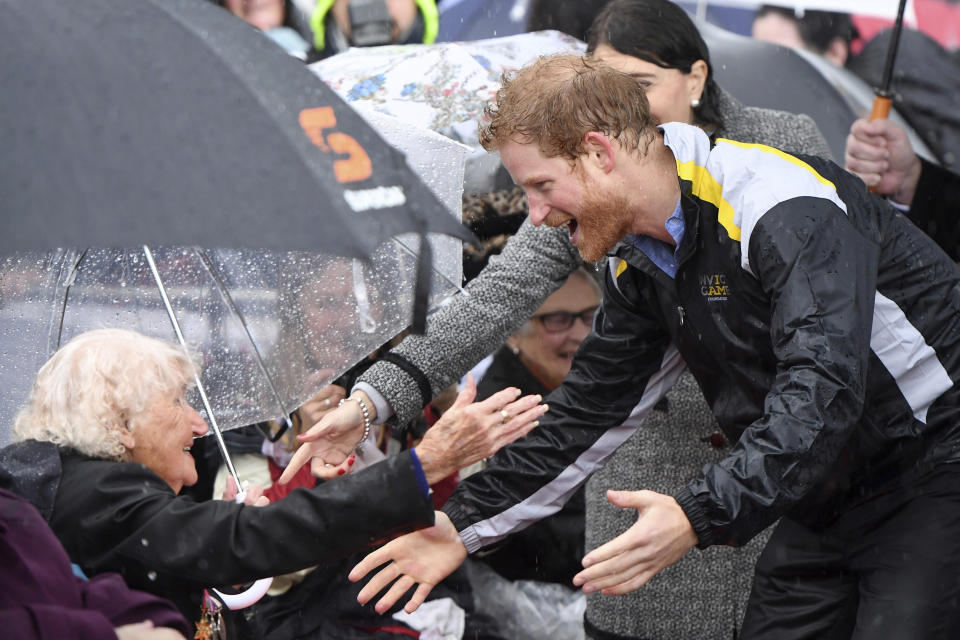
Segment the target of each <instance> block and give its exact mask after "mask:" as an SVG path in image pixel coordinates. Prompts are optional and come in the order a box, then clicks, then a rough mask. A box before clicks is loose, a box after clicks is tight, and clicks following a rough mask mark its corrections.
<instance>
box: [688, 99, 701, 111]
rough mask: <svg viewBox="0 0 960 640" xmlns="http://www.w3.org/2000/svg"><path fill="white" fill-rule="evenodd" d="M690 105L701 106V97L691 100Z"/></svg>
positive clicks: (693, 106)
mask: <svg viewBox="0 0 960 640" xmlns="http://www.w3.org/2000/svg"><path fill="white" fill-rule="evenodd" d="M690 106H691V107H692V108H694V109H696V108H697V107H699V106H700V98H694V99H693V100H691V101H690Z"/></svg>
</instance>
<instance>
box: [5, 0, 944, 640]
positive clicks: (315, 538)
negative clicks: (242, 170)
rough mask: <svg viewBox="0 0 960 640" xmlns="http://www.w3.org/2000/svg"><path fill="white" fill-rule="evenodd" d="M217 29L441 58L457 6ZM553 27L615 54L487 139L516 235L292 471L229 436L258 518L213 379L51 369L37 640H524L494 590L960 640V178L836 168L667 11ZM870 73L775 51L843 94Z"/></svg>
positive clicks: (623, 615) (45, 375)
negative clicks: (838, 76) (738, 89)
mask: <svg viewBox="0 0 960 640" xmlns="http://www.w3.org/2000/svg"><path fill="white" fill-rule="evenodd" d="M217 4H222V6H223V8H224V9H225V10H229V11H231V12H233V13H235V14H237V16H239V17H240V18H243V19H245V20H247V21H248V22H249V23H250V24H251V25H252V26H254V27H256V28H257V29H260V30H261V31H263V32H264V33H265V34H267V35H268V36H270V37H272V38H273V39H274V40H275V41H277V43H278V44H280V46H283V47H284V48H286V49H287V50H288V52H290V53H291V54H292V55H294V56H295V57H298V58H300V59H302V60H305V61H310V60H316V59H318V58H320V57H326V56H329V55H333V54H335V53H336V52H337V51H341V50H344V49H346V48H347V47H349V46H374V45H381V44H390V43H410V42H416V43H429V42H432V41H434V40H435V38H436V33H437V3H435V2H433V0H378V1H373V0H320V1H319V2H316V3H314V2H312V0H311V1H310V2H300V1H298V0H249V1H247V0H242V1H241V0H223V1H222V2H218V3H217ZM533 4H534V6H533V9H532V11H531V22H530V25H529V26H530V28H532V29H533V28H538V27H542V26H550V27H552V28H558V29H563V30H566V31H568V32H569V33H571V34H573V35H575V36H577V37H583V38H585V40H586V54H585V55H584V56H574V55H562V56H552V57H546V58H541V59H539V60H537V61H535V62H533V63H531V64H530V65H529V66H527V67H525V68H523V69H520V70H518V71H516V72H514V73H512V74H508V75H506V76H505V77H504V81H503V85H502V86H501V88H500V90H499V92H498V96H497V98H496V100H495V101H494V102H492V103H491V104H489V105H488V107H487V109H486V113H485V119H484V121H483V122H482V123H481V124H480V140H481V143H482V144H483V146H484V148H485V149H486V150H488V151H490V152H496V153H498V154H499V158H500V161H501V163H502V167H503V169H504V170H505V171H506V172H507V173H508V174H509V176H510V178H511V181H512V183H513V186H511V187H509V188H507V189H504V190H502V191H498V192H495V193H482V194H466V195H465V197H464V216H465V218H468V217H470V216H471V215H472V213H471V212H476V211H479V210H483V211H485V212H490V211H492V216H493V217H494V218H497V219H498V221H499V223H502V222H503V221H505V220H510V221H512V222H511V223H510V225H509V226H510V231H511V233H508V234H506V236H504V242H503V243H501V244H500V245H499V246H496V247H494V248H493V249H492V250H490V251H489V252H488V253H485V254H484V255H482V256H480V264H479V265H474V266H475V267H476V269H475V271H476V274H475V275H474V277H472V278H471V279H470V281H469V282H468V283H467V284H466V285H465V291H466V293H467V294H468V295H464V296H460V297H458V298H456V299H455V300H454V301H452V302H451V303H450V304H447V305H445V306H443V307H441V308H439V309H438V310H436V311H435V312H434V313H433V314H432V315H431V316H430V318H429V321H428V326H427V331H426V333H425V334H424V335H410V336H406V337H403V338H402V340H401V339H399V337H398V340H397V341H395V342H394V343H393V345H392V347H391V346H389V345H388V346H385V348H384V349H383V350H382V351H380V352H378V354H375V356H374V357H373V358H371V359H370V360H369V361H367V362H365V363H363V364H362V366H358V367H356V368H355V369H354V370H352V371H351V372H350V373H349V374H347V375H345V376H343V377H341V378H339V379H338V380H336V381H335V382H334V383H333V384H331V385H329V386H327V387H326V388H324V389H323V390H322V391H320V393H319V394H317V395H316V396H315V397H314V398H312V399H311V400H310V401H308V402H307V403H306V404H304V405H303V406H302V407H300V408H299V409H297V411H296V412H295V413H294V414H293V415H291V416H290V418H291V424H292V425H293V429H292V430H291V431H289V432H288V433H286V434H285V435H284V436H283V437H278V438H271V437H265V436H264V434H265V433H269V432H270V425H260V426H259V427H258V428H254V427H251V428H247V429H241V430H238V431H237V432H230V433H228V434H227V438H226V440H227V446H228V447H229V448H230V449H231V450H232V451H233V452H234V454H235V456H236V461H237V464H238V466H239V465H242V469H243V475H244V476H245V477H252V478H254V479H255V482H254V484H252V485H251V486H249V487H246V488H244V490H243V492H242V493H240V489H241V488H240V487H237V486H236V484H235V483H234V482H233V480H232V479H229V476H230V474H229V473H228V472H227V470H226V468H225V467H223V466H222V465H220V463H219V461H218V460H216V456H214V457H213V458H211V457H209V456H207V455H206V453H205V452H204V450H205V446H204V445H205V443H208V442H209V440H210V439H204V438H203V436H204V435H205V434H207V424H206V422H205V421H204V419H203V418H202V417H201V415H200V414H199V413H198V412H197V410H196V409H195V408H193V407H192V406H191V405H190V404H189V403H188V402H187V394H188V391H189V390H190V388H191V386H192V384H193V380H194V378H195V374H196V373H197V372H198V367H199V366H200V365H199V364H198V363H197V362H195V361H194V359H193V357H192V356H191V355H190V354H189V353H187V352H186V351H185V350H183V349H182V348H180V347H179V346H176V345H173V344H169V343H166V342H164V341H161V340H157V339H155V338H151V337H147V336H144V335H142V334H139V333H137V332H134V331H129V330H121V329H98V330H93V331H88V332H86V333H83V334H81V335H79V336H77V337H76V338H74V339H73V340H71V341H70V342H68V343H67V344H66V345H64V346H63V347H61V348H60V349H59V350H58V351H57V352H56V354H54V355H53V357H52V358H51V359H50V360H49V361H48V362H47V363H46V364H45V365H44V366H43V367H42V368H41V369H40V371H39V373H38V374H37V376H36V379H35V381H34V384H33V388H32V390H31V392H30V396H29V398H28V399H27V401H26V404H25V405H24V407H23V408H22V410H21V411H20V413H19V414H18V416H17V419H16V423H15V425H14V429H13V434H14V442H13V443H12V444H10V445H8V446H7V447H5V448H3V449H2V450H0V533H2V542H0V552H2V554H3V556H4V565H3V567H4V568H3V569H2V575H3V584H4V588H3V589H0V592H2V594H3V595H2V596H0V602H2V605H0V621H2V622H4V623H6V627H5V628H6V629H8V630H10V633H13V634H14V635H13V637H17V638H26V639H31V638H48V637H77V638H91V639H97V640H99V639H101V638H114V637H117V638H120V639H121V640H138V639H146V640H153V639H156V640H163V639H166V638H170V639H174V638H190V637H193V638H220V637H229V638H234V639H237V638H271V639H275V640H283V639H286V638H291V639H292V638H305V639H307V638H310V639H315V640H321V639H323V638H341V639H342V638H347V639H352V638H390V637H410V636H413V637H417V633H418V629H421V628H424V627H423V626H422V625H425V624H430V625H433V626H432V627H431V629H432V630H433V631H432V632H433V633H435V634H439V635H441V636H442V637H445V638H471V639H475V640H480V639H489V640H497V639H502V640H507V638H506V636H504V631H503V629H504V626H503V625H502V624H498V621H497V620H496V619H491V618H490V616H489V615H487V613H488V612H485V611H484V610H483V608H482V606H480V605H478V604H477V602H478V601H475V600H474V599H473V598H472V597H471V589H472V588H473V587H472V585H471V572H470V571H469V570H468V569H469V567H470V566H474V565H476V564H481V563H482V564H484V565H486V567H487V568H489V569H492V570H493V571H495V572H496V573H497V574H498V575H499V576H500V577H501V578H502V579H504V580H510V581H534V582H535V583H554V584H561V585H564V586H565V588H566V589H567V590H568V591H569V592H570V593H571V594H574V593H575V592H577V591H579V592H582V593H583V594H585V602H584V611H583V616H582V627H583V636H582V637H585V638H590V639H591V640H610V639H613V640H622V639H634V640H638V639H641V638H698V639H704V638H730V637H739V638H749V639H759V638H771V639H773V638H776V639H778V640H779V639H781V638H798V639H799V638H875V637H884V638H904V639H907V638H952V637H955V636H956V635H957V634H958V633H960V583H958V581H957V580H956V575H957V574H958V570H960V542H958V540H960V536H958V534H960V491H958V489H957V487H958V478H957V477H955V476H956V475H957V474H958V473H960V466H958V463H960V422H958V419H960V390H958V388H957V386H956V384H955V381H956V380H958V379H960V313H958V312H960V270H958V267H957V261H958V260H960V224H958V222H957V220H956V215H957V214H956V208H957V203H958V202H960V177H958V175H957V174H955V173H953V172H952V171H951V169H950V167H951V166H952V164H951V163H952V160H951V158H950V157H945V156H944V155H943V152H942V149H941V148H940V147H938V148H937V150H938V152H940V155H938V160H940V162H934V161H931V160H929V159H927V158H924V157H921V156H919V155H917V154H916V153H915V152H914V150H913V149H912V148H911V146H910V142H909V138H908V136H907V133H906V131H905V130H904V129H903V128H901V127H899V126H898V125H896V124H894V123H893V122H891V121H889V120H885V119H879V120H869V119H867V118H862V119H858V120H857V121H856V122H854V124H853V125H852V127H851V129H850V133H849V136H848V138H847V141H846V152H845V155H844V157H843V158H834V157H832V155H831V151H830V146H829V145H828V143H827V141H826V140H825V139H824V138H823V136H822V135H821V133H820V131H819V129H818V128H817V124H816V122H815V121H814V120H813V119H812V118H811V117H810V116H808V115H805V114H802V113H792V112H787V111H777V110H772V109H766V108H758V107H754V106H749V105H744V104H742V103H741V102H740V101H738V100H737V98H736V97H735V96H734V95H732V94H731V93H729V92H727V91H725V90H724V89H723V88H722V87H721V86H719V84H718V83H717V81H716V80H715V79H714V73H713V71H714V70H713V67H712V66H711V58H710V51H709V50H708V47H707V45H706V43H705V42H704V39H703V38H702V37H701V35H700V33H699V31H698V29H697V26H696V23H695V22H694V21H693V20H692V19H691V18H690V16H689V15H688V14H687V13H686V12H685V11H684V10H683V9H682V8H680V7H679V6H678V5H677V4H674V3H673V2H670V1H669V0H606V1H602V2H589V3H579V4H577V6H576V10H572V9H571V6H568V5H567V4H566V3H553V4H554V5H556V8H555V10H554V11H551V10H550V6H551V5H550V3H547V2H534V3H533ZM855 35H856V33H855V29H853V27H852V23H851V22H850V21H849V18H848V17H846V16H843V15H838V14H825V13H822V12H813V11H811V12H807V13H806V14H805V15H798V14H796V13H795V12H792V11H783V10H781V9H778V8H774V7H764V8H762V9H760V10H759V11H758V12H757V16H756V19H755V22H754V36H755V37H756V38H758V39H768V40H772V41H775V42H778V43H780V44H784V45H786V46H795V47H802V48H808V49H811V50H814V51H816V52H817V53H819V54H821V55H824V56H825V57H827V58H828V59H830V60H831V61H833V62H834V63H835V64H838V65H841V66H844V65H846V66H849V65H850V58H851V53H850V42H851V40H852V39H853V38H854V37H855ZM495 226H496V227H497V229H498V230H499V231H498V232H502V230H503V228H504V225H503V224H496V225H495ZM487 248H488V249H490V247H487ZM471 259H473V260H476V259H477V256H476V254H475V253H474V254H471ZM480 267H482V268H480ZM471 275H473V274H471ZM301 284H302V283H301ZM317 285H318V287H316V288H313V287H309V286H303V287H298V291H300V290H301V289H302V291H303V292H305V293H303V297H304V299H303V300H299V301H298V303H297V305H296V307H297V308H296V310H295V311H294V312H292V313H291V314H288V315H291V317H294V318H295V320H296V321H295V322H293V321H292V322H291V323H289V326H285V327H282V330H283V331H287V332H294V331H298V330H300V329H299V327H301V325H302V324H303V323H304V322H307V321H308V319H307V317H308V316H309V317H315V316H316V315H317V314H315V313H312V312H311V311H310V305H311V304H314V302H316V300H319V299H321V298H323V297H324V295H325V294H324V293H323V291H322V282H319V281H318V283H317ZM339 297H340V296H331V298H339ZM327 311H328V312H330V311H331V310H330V309H327ZM332 312H333V313H336V311H335V310H334V311H332ZM280 339H281V341H282V340H283V337H282V336H281V338H280ZM484 358H487V365H488V366H485V368H483V369H482V370H476V371H480V372H481V373H482V375H480V378H479V380H478V381H474V378H473V376H472V375H468V372H469V371H470V370H471V368H472V367H474V366H475V365H476V364H477V363H478V362H479V361H481V360H483V359H484ZM285 375H292V376H298V375H302V376H306V375H308V373H307V372H297V371H289V372H286V373H285ZM206 449H209V447H206ZM211 460H213V463H212V464H208V462H209V461H211ZM238 495H239V499H238ZM464 564H466V565H467V566H466V567H462V565H464ZM264 578H273V584H272V587H271V589H270V591H269V592H268V595H267V596H266V597H264V598H263V599H262V600H261V601H259V602H257V603H256V604H254V605H253V606H250V607H248V608H245V609H238V610H233V611H231V610H230V609H229V608H228V607H224V606H223V600H224V598H223V595H222V594H223V593H227V592H231V591H232V590H235V589H242V588H245V587H246V586H249V585H250V584H251V583H253V582H254V581H257V580H261V579H264ZM425 603H429V604H431V605H435V606H436V608H433V609H431V612H432V613H430V614H429V615H425V616H424V618H420V619H418V618H417V617H416V615H417V612H418V610H419V612H420V613H421V614H422V613H424V611H425V610H426V609H427V608H428V607H427V606H425ZM441 610H442V612H443V613H442V614H438V613H437V612H438V611H441ZM391 616H392V617H391ZM440 618H442V620H441V621H438V619H440ZM425 619H429V622H425V621H424V620H425ZM441 628H443V629H444V631H442V632H441V631H438V629H441ZM443 634H447V635H443ZM424 637H427V636H426V635H424ZM431 637H437V636H436V635H434V636H431ZM529 637H531V638H533V637H536V636H535V635H534V633H533V630H531V631H530V634H529Z"/></svg>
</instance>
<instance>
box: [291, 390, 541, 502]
mask: <svg viewBox="0 0 960 640" xmlns="http://www.w3.org/2000/svg"><path fill="white" fill-rule="evenodd" d="M476 394H477V387H476V384H475V383H474V382H473V379H472V378H469V380H468V383H467V385H466V386H465V387H464V389H463V390H462V391H461V392H460V394H459V395H458V396H457V399H456V401H455V402H454V403H453V406H452V407H450V409H448V410H447V411H445V412H444V414H443V416H442V417H441V418H440V420H438V421H437V423H436V424H434V425H433V426H432V427H430V428H429V429H427V432H426V434H425V435H424V437H423V439H422V440H421V441H420V443H419V444H418V445H417V446H416V447H415V448H414V452H415V453H416V455H417V458H418V459H419V461H420V465H421V467H422V469H423V473H424V475H425V476H426V480H427V484H433V483H435V482H437V481H438V480H441V479H442V478H445V477H447V476H448V475H450V474H451V473H453V472H455V471H458V470H460V469H462V468H464V467H467V466H469V465H471V464H473V463H475V462H478V461H480V460H482V459H483V458H487V457H490V456H492V455H493V454H494V453H495V452H496V451H497V450H498V449H500V448H501V447H503V446H504V445H506V444H508V443H510V442H513V441H514V440H516V439H517V438H521V437H523V436H524V435H526V434H527V433H529V432H530V430H531V429H533V428H534V427H536V426H537V424H538V419H539V418H540V416H542V415H543V414H544V413H545V412H546V411H547V405H541V404H539V402H540V400H541V399H542V398H541V397H540V396H538V395H529V396H523V397H520V390H519V389H516V388H513V387H511V388H507V389H503V390H502V391H498V392H497V393H495V394H493V395H492V396H490V397H489V398H487V399H486V400H483V401H481V402H473V399H474V398H475V397H476ZM354 404H356V403H354ZM314 444H315V443H313V442H308V443H304V444H302V445H300V447H299V448H298V449H297V451H296V452H295V453H294V454H293V458H291V460H290V463H289V464H288V465H287V468H286V469H285V470H284V472H283V475H282V476H281V477H280V482H284V481H286V480H288V479H289V478H292V477H293V475H294V474H296V472H297V470H298V469H299V468H300V467H301V466H303V465H304V464H305V463H306V462H307V461H308V460H310V459H311V458H312V459H313V464H314V465H322V464H324V459H323V458H320V457H316V456H317V453H316V448H315V447H314Z"/></svg>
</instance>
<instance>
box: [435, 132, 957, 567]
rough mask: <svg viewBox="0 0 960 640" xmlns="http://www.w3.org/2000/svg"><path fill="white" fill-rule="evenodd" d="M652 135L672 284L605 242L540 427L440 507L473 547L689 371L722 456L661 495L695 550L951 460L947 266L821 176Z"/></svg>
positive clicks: (762, 152) (828, 515)
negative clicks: (669, 185)
mask: <svg viewBox="0 0 960 640" xmlns="http://www.w3.org/2000/svg"><path fill="white" fill-rule="evenodd" d="M662 130H663V132H664V142H665V144H666V145H667V146H668V147H669V148H670V149H671V151H673V153H674V156H675V157H676V159H677V169H678V175H679V180H680V185H681V191H682V196H681V204H682V210H683V217H684V221H685V227H686V229H685V235H684V237H683V240H682V242H681V244H680V246H679V247H678V250H677V254H676V255H677V257H678V270H677V273H676V278H671V277H670V276H668V275H667V274H666V273H665V272H664V271H663V270H662V269H661V268H660V267H658V266H657V265H656V264H654V263H653V262H652V261H651V260H650V258H649V257H648V256H647V255H646V254H645V253H644V252H643V251H641V250H640V249H638V248H637V247H636V246H635V245H634V244H633V243H632V242H631V239H630V237H628V238H626V239H625V241H624V242H621V243H620V244H619V245H618V246H617V247H615V249H614V250H613V256H612V257H611V259H610V269H609V277H608V280H607V284H606V291H605V295H604V302H603V306H602V307H601V310H600V311H599V313H598V315H597V317H596V319H595V321H594V327H593V332H592V333H591V335H590V336H589V337H588V338H587V339H586V340H585V341H584V342H583V344H582V345H581V347H580V350H579V351H578V353H577V355H576V356H575V358H574V362H573V367H572V369H571V372H570V374H569V376H568V377H567V379H566V380H565V381H564V383H563V385H562V386H561V387H560V388H559V389H558V390H556V391H555V392H554V393H553V394H551V395H550V396H549V397H548V398H547V399H546V400H545V402H546V403H548V404H549V405H550V411H549V412H548V413H547V414H546V415H545V416H544V417H543V418H542V419H541V426H540V427H539V428H538V429H536V430H534V431H533V432H532V433H531V434H530V435H529V436H527V437H526V438H524V439H523V440H521V441H519V442H517V443H515V444H514V445H512V446H509V447H507V448H505V449H503V450H501V451H500V452H499V453H498V454H497V456H495V457H494V458H493V459H492V460H491V463H490V465H489V466H488V469H487V470H486V472H485V473H481V474H476V475H474V476H471V477H470V478H468V479H467V480H465V481H464V482H463V483H461V485H460V487H459V489H458V491H457V492H456V493H455V494H454V495H453V497H452V498H451V499H450V500H449V501H448V502H447V504H446V505H445V506H444V511H445V512H446V513H447V514H448V515H449V516H450V517H451V519H452V520H453V522H454V524H455V525H456V526H457V528H458V530H460V534H461V538H462V539H463V541H464V543H465V544H466V546H467V549H468V550H469V551H474V550H476V549H478V548H480V547H483V546H486V545H488V544H491V543H493V542H495V541H496V540H499V539H500V538H502V537H503V536H505V535H507V534H509V533H510V532H512V531H515V530H517V529H520V528H523V527H524V526H526V525H527V524H529V523H530V522H532V521H535V520H537V519H538V518H541V517H544V516H545V515H548V514H549V513H552V512H553V511H555V510H556V509H557V508H559V505H562V503H563V501H564V500H565V499H566V498H567V497H568V496H569V495H571V494H572V493H573V491H575V490H576V488H577V487H578V486H579V485H580V484H582V483H583V482H584V481H585V480H586V478H587V476H588V475H589V474H590V473H591V472H592V471H593V470H595V469H597V468H598V467H599V466H600V465H602V464H603V462H604V461H605V460H606V459H607V458H608V457H609V456H610V455H611V454H612V453H613V451H614V450H615V449H616V447H617V446H618V445H619V443H621V442H623V441H624V440H625V439H626V438H627V437H629V433H630V432H631V431H632V430H634V429H636V428H638V427H639V426H640V425H641V424H642V421H643V416H644V415H646V413H647V412H648V411H649V410H650V409H651V408H652V407H653V405H654V404H655V403H656V402H657V400H658V399H659V398H660V397H662V395H663V394H664V392H665V391H666V389H667V388H669V386H670V385H671V384H672V382H673V381H674V380H675V379H676V376H677V375H679V372H680V371H681V370H682V368H683V366H684V363H685V362H686V364H688V365H689V367H690V369H691V371H692V373H693V374H694V376H695V377H696V378H697V380H698V382H699V383H700V385H701V387H702V389H703V392H704V395H705V397H706V398H707V401H708V402H709V404H710V406H711V409H712V411H713V412H714V414H715V415H716V417H717V420H718V422H719V424H720V427H721V428H722V429H723V431H724V433H725V434H726V435H727V437H728V438H729V439H730V440H731V441H732V442H734V443H736V444H735V445H734V446H733V448H732V450H731V452H730V455H729V456H728V457H727V458H725V459H724V460H722V461H721V462H719V463H717V464H708V465H705V466H704V467H703V470H702V473H701V474H700V475H699V476H698V477H696V478H694V479H692V480H691V482H690V483H689V484H688V485H687V486H686V487H681V488H678V490H677V491H676V492H675V494H674V497H675V498H676V499H677V501H678V502H679V503H680V505H681V507H682V508H683V510H684V512H685V513H686V515H687V517H688V518H689V520H690V522H691V524H692V525H693V527H694V530H695V531H696V533H697V535H698V537H699V546H700V547H706V546H709V545H711V544H730V545H739V544H743V543H744V542H746V541H747V540H749V539H750V538H751V537H752V536H753V535H755V534H756V533H758V532H759V531H761V530H762V529H764V528H765V527H766V526H768V525H769V524H771V523H772V522H774V521H775V520H776V519H777V518H779V517H780V516H783V515H789V516H791V517H794V518H796V519H798V520H800V521H802V522H805V523H806V524H808V525H809V526H813V527H818V526H823V525H825V524H826V523H828V522H829V521H831V520H832V519H833V518H835V517H836V516H837V515H838V514H839V513H841V512H843V511H844V510H846V509H848V508H849V507H850V506H852V505H853V504H856V503H857V502H858V501H862V500H864V499H867V498H869V497H870V496H872V495H876V494H877V493H878V492H882V491H885V490H887V489H888V488H890V487H891V486H893V485H894V484H896V483H898V482H902V481H903V480H904V479H905V478H909V477H911V475H912V474H916V473H921V472H923V471H924V470H926V469H929V468H930V467H931V466H932V465H934V464H937V463H940V462H943V461H955V460H957V459H958V458H960V439H958V429H960V394H958V389H957V386H956V385H955V381H956V380H957V379H958V376H960V344H958V342H960V270H958V268H957V266H956V265H955V264H954V263H953V262H952V261H951V260H950V259H949V257H948V256H947V255H946V254H944V252H943V251H942V250H941V249H940V248H939V247H937V246H936V245H935V244H934V242H933V241H932V240H931V239H930V238H929V237H928V236H926V235H925V234H924V233H923V232H921V231H920V230H919V229H918V228H917V227H915V226H914V225H913V224H912V223H910V222H909V221H908V220H907V219H906V218H905V217H904V216H903V215H902V214H901V213H899V212H897V211H896V210H895V209H894V208H892V207H891V206H889V205H888V204H887V203H886V202H885V201H883V200H882V199H880V198H877V197H875V196H873V195H872V194H870V193H869V192H868V191H867V190H866V188H865V187H864V185H863V183H862V182H861V181H860V180H859V179H857V178H856V177H854V176H852V175H851V174H848V173H846V172H844V171H843V170H841V169H840V168H839V167H837V166H836V165H834V164H832V163H830V162H828V161H824V160H820V159H818V158H813V157H794V156H789V155H787V154H784V153H782V152H780V151H778V150H776V149H772V148H770V147H765V146H762V145H750V144H742V143H738V142H733V141H729V140H718V141H717V142H716V145H715V146H713V147H711V144H710V141H709V139H708V138H707V136H706V135H704V134H703V133H702V132H701V131H699V130H698V129H695V128H693V127H689V126H687V125H682V124H677V123H672V124H668V125H664V126H663V127H662ZM615 425H618V426H615ZM611 488H614V489H615V488H617V487H611Z"/></svg>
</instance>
